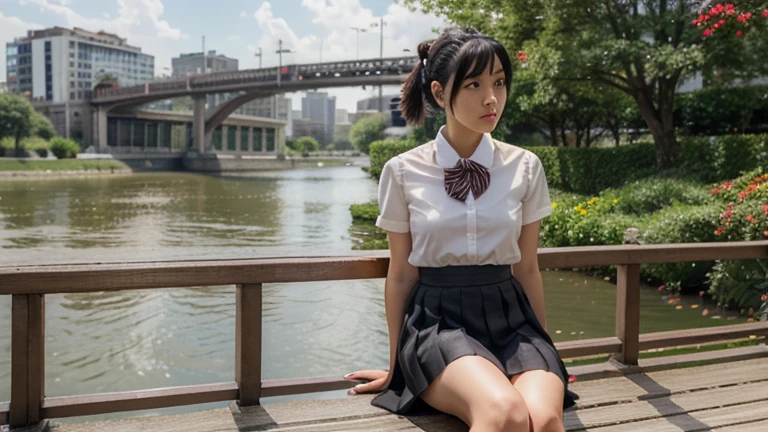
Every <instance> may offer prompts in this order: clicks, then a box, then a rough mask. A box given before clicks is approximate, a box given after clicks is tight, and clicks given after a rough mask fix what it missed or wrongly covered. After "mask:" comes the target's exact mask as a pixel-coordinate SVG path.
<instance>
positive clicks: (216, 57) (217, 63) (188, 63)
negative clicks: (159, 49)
mask: <svg viewBox="0 0 768 432" xmlns="http://www.w3.org/2000/svg"><path fill="white" fill-rule="evenodd" d="M203 65H205V67H203ZM238 68H239V62H238V60H237V59H233V58H229V57H227V56H225V55H223V54H217V53H216V51H208V52H207V53H204V52H196V53H187V54H181V55H179V56H178V57H174V58H172V59H171V75H172V76H173V77H185V76H187V75H192V74H200V73H212V72H226V71H236V70H238Z"/></svg>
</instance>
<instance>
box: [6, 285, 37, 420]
mask: <svg viewBox="0 0 768 432" xmlns="http://www.w3.org/2000/svg"><path fill="white" fill-rule="evenodd" d="M44 350H45V298H44V297H43V295H40V294H28V295H23V294H17V295H14V296H13V299H12V306H11V406H10V426H11V428H12V429H13V428H23V427H28V426H34V425H36V424H38V423H40V421H41V420H43V419H42V404H43V397H44V396H45V351H44Z"/></svg>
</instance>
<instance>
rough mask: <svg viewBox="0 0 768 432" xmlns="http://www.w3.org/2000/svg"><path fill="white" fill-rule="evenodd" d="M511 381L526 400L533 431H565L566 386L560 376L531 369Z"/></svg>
mask: <svg viewBox="0 0 768 432" xmlns="http://www.w3.org/2000/svg"><path fill="white" fill-rule="evenodd" d="M510 382H511V383H512V384H513V385H514V386H515V388H516V389H517V391H518V392H519V393H520V395H521V396H522V397H523V399H524V400H525V405H526V406H527V407H528V414H529V416H530V420H531V431H533V432H563V431H564V430H565V429H564V427H563V397H564V394H565V386H564V385H563V381H562V380H560V377H558V376H557V375H555V374H554V373H552V372H548V371H544V370H531V371H527V372H523V373H521V374H520V375H515V376H514V377H512V379H511V380H510Z"/></svg>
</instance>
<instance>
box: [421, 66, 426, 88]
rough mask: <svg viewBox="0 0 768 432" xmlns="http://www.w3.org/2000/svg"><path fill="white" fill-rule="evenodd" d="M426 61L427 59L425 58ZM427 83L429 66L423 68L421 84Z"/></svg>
mask: <svg viewBox="0 0 768 432" xmlns="http://www.w3.org/2000/svg"><path fill="white" fill-rule="evenodd" d="M424 61H425V62H426V60H424ZM426 83H427V68H425V67H423V68H421V85H424V84H426Z"/></svg>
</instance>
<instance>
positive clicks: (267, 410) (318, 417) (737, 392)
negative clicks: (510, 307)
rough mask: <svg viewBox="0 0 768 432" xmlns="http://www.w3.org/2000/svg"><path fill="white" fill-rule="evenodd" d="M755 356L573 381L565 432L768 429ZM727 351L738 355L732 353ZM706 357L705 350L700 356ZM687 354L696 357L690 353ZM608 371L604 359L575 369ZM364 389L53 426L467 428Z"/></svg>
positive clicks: (764, 381)
mask: <svg viewBox="0 0 768 432" xmlns="http://www.w3.org/2000/svg"><path fill="white" fill-rule="evenodd" d="M742 352H744V353H748V352H751V353H752V354H753V355H760V356H761V357H758V358H753V359H749V360H739V361H733V362H728V363H718V364H710V365H706V366H698V367H689V368H683V369H668V370H661V371H655V372H652V371H650V370H653V369H654V366H658V365H659V363H660V362H663V360H658V359H656V360H646V361H641V367H643V368H645V372H637V371H636V372H633V373H630V374H627V375H624V376H616V377H609V378H602V379H593V380H588V379H587V380H579V381H577V382H575V383H573V384H572V388H573V390H575V391H576V392H578V393H579V395H580V396H581V400H580V401H579V404H578V406H577V408H576V409H575V410H569V411H568V412H566V415H565V421H564V422H565V426H566V430H568V431H597V432H620V431H621V432H624V431H632V432H635V431H653V432H664V431H686V432H687V431H709V430H718V431H729V432H735V431H762V430H768V403H767V401H768V357H765V356H766V355H767V354H768V349H767V348H766V347H765V346H762V347H757V348H749V349H745V350H742ZM733 354H738V352H736V351H734V353H733ZM705 356H706V355H705ZM690 359H691V360H693V359H695V357H694V358H690ZM600 368H602V373H606V372H609V369H610V365H602V366H599V367H595V366H589V367H587V366H585V367H581V368H574V369H579V370H580V371H581V372H585V373H586V376H587V377H588V376H589V371H590V370H592V371H593V373H596V372H597V370H598V369H600ZM371 398H372V396H371V395H363V396H356V397H348V398H343V399H334V400H318V401H298V402H289V403H281V404H272V405H265V406H252V407H245V408H243V409H241V410H238V409H237V407H236V405H234V404H232V407H231V410H230V409H218V410H211V411H203V412H198V413H193V414H184V415H177V416H163V417H143V418H132V419H125V420H115V421H108V422H93V423H85V424H69V425H53V427H52V430H53V431H54V432H95V431H112V432H128V431H131V432H133V431H138V430H142V431H143V430H147V431H150V430H151V431H158V432H171V431H174V432H175V431H178V432H182V431H184V432H186V431H201V432H203V431H205V432H213V431H216V432H219V431H221V432H224V431H227V432H242V431H267V430H269V431H275V432H277V431H285V432H288V431H292V432H299V431H302V432H303V431H307V432H308V431H313V432H330V431H371V432H390V431H409V432H417V431H429V432H466V431H467V427H466V426H464V424H463V423H461V422H459V421H458V420H456V419H454V418H451V417H448V416H442V415H441V416H426V417H410V418H405V417H399V416H395V415H391V414H389V413H386V412H384V411H382V410H379V409H378V408H375V407H373V406H371V405H370V400H371Z"/></svg>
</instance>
